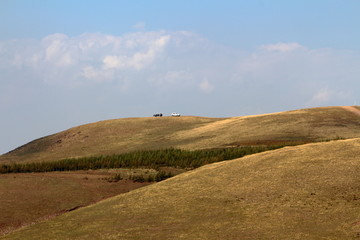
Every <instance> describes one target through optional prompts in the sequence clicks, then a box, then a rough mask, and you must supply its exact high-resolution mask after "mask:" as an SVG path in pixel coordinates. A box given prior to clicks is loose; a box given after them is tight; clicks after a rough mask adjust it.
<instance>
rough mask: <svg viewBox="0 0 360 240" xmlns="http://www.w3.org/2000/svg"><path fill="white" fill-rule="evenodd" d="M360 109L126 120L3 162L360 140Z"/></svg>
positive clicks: (53, 139)
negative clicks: (149, 151) (153, 150)
mask: <svg viewBox="0 0 360 240" xmlns="http://www.w3.org/2000/svg"><path fill="white" fill-rule="evenodd" d="M359 111H360V110H359V107H324V108H311V109H302V110H295V111H287V112H280V113H273V114H264V115H256V116H245V117H231V118H205V117H191V116H185V117H180V118H174V117H162V118H125V119H115V120H107V121H101V122H96V123H91V124H86V125H82V126H78V127H74V128H71V129H68V130H66V131H63V132H60V133H56V134H53V135H50V136H46V137H43V138H40V139H37V140H34V141H32V142H30V143H28V144H25V145H23V146H21V147H19V148H17V149H15V150H13V151H11V152H9V153H7V154H4V155H2V156H0V162H21V161H26V162H31V161H53V160H59V159H63V158H74V157H83V156H93V155H101V154H103V155H109V154H118V153H124V152H130V151H135V150H149V149H160V148H170V147H174V148H183V149H204V148H221V147H232V146H241V145H261V144H274V143H275V144H276V143H298V142H314V141H323V140H329V139H339V138H342V139H348V138H354V137H360V117H359V115H358V114H359Z"/></svg>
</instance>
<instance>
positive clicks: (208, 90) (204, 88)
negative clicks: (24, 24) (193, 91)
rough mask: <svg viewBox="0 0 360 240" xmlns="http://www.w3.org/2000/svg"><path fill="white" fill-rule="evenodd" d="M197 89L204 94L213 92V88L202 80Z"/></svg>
mask: <svg viewBox="0 0 360 240" xmlns="http://www.w3.org/2000/svg"><path fill="white" fill-rule="evenodd" d="M199 87H200V89H201V91H203V92H206V93H211V92H212V91H213V90H214V86H213V85H212V84H211V83H210V82H209V81H208V80H207V79H205V80H203V81H202V82H201V83H200V84H199Z"/></svg>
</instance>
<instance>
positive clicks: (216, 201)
mask: <svg viewBox="0 0 360 240" xmlns="http://www.w3.org/2000/svg"><path fill="white" fill-rule="evenodd" d="M359 156H360V139H351V140H338V141H331V142H326V143H313V144H306V145H301V146H296V147H286V148H282V149H278V150H274V151H268V152H264V153H260V154H255V155H251V156H247V157H244V158H241V159H236V160H232V161H225V162H220V163H215V164H210V165H206V166H203V167H201V168H198V169H195V170H193V171H189V172H186V173H183V174H180V175H178V176H176V177H173V178H171V179H168V180H166V181H163V182H160V183H157V184H154V185H151V186H147V187H144V188H141V189H138V190H135V191H132V192H129V193H126V194H123V195H119V196H116V197H113V198H111V199H108V200H105V201H102V202H100V203H98V204H95V205H93V206H89V207H85V208H82V209H78V210H75V211H73V212H71V213H68V214H64V215H62V216H60V217H57V218H55V219H53V220H50V221H48V222H43V223H39V224H35V225H32V226H30V227H27V228H24V229H21V230H20V231H16V232H14V233H12V234H9V235H7V236H4V237H3V238H0V239H207V240H212V239H214V240H215V239H216V240H217V239H228V240H232V239H239V237H240V238H241V239H245V240H246V239H280V240H281V239H355V238H356V236H359V233H360V223H359V222H360V214H359V212H360V182H359V181H358V176H359V171H360V161H359V160H360V159H359Z"/></svg>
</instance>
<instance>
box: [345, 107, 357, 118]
mask: <svg viewBox="0 0 360 240" xmlns="http://www.w3.org/2000/svg"><path fill="white" fill-rule="evenodd" d="M342 108H344V109H345V110H347V111H349V112H352V113H354V114H356V115H358V116H360V110H359V109H357V108H355V107H354V106H344V107H342Z"/></svg>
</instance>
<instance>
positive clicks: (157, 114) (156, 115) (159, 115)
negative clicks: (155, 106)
mask: <svg viewBox="0 0 360 240" xmlns="http://www.w3.org/2000/svg"><path fill="white" fill-rule="evenodd" d="M153 116H154V117H162V113H155V114H154V115H153Z"/></svg>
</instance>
